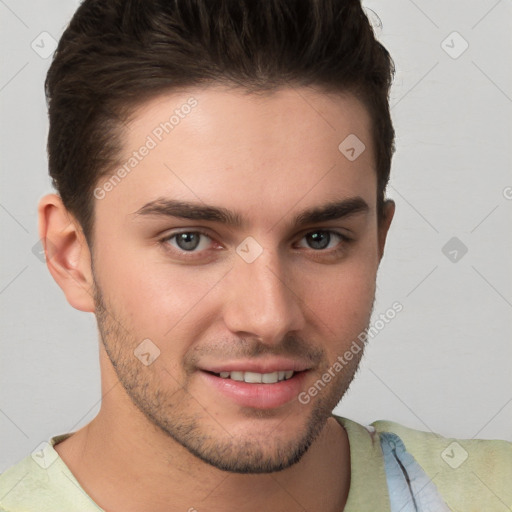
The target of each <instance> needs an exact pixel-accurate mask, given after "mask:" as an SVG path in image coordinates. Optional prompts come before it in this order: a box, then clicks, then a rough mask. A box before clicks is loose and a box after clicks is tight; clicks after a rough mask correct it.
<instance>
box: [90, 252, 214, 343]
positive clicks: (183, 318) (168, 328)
mask: <svg viewBox="0 0 512 512" xmlns="http://www.w3.org/2000/svg"><path fill="white" fill-rule="evenodd" d="M144 252H146V253H147V254H150V257H148V256H147V254H144ZM121 254H122V257H121ZM98 268H99V269H101V274H99V276H98V279H99V284H100V286H101V288H102V291H103V293H104V294H105V295H106V296H107V297H108V300H109V302H110V303H111V304H113V307H114V309H115V311H117V312H118V314H119V315H120V316H121V317H122V319H123V320H122V321H123V322H125V323H126V324H127V325H126V328H128V327H129V329H130V331H132V332H133V334H134V335H135V336H137V337H142V338H141V339H144V338H146V337H147V338H150V339H155V340H160V341H161V342H164V341H165V340H166V339H170V338H172V337H173V336H174V335H177V333H179V332H180V329H183V326H184V325H188V324H189V323H190V322H189V320H191V319H194V318H195V319H196V320H197V315H198V313H197V312H198V311H200V309H201V305H202V300H203V298H204V297H205V296H206V295H207V294H208V292H209V290H211V289H212V288H214V286H215V284H216V283H217V282H218V281H219V278H221V277H222V272H220V270H219V271H216V270H212V269H207V267H204V268H200V267H199V266H195V267H194V266H185V265H178V264H175V263H174V264H172V263H170V262H168V261H166V260H165V256H164V255H163V252H162V253H160V252H159V250H158V249H157V248H151V249H148V248H146V249H139V250H137V249H135V248H133V247H129V246H127V245H126V246H124V247H121V246H119V247H118V248H117V249H116V248H115V247H111V248H109V250H106V251H103V254H102V255H101V259H100V260H99V261H98ZM217 274H218V275H217Z"/></svg>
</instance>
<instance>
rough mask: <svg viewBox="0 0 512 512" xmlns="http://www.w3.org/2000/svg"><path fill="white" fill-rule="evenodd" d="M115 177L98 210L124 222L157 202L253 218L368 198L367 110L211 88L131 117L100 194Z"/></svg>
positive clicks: (372, 180) (349, 103)
mask: <svg viewBox="0 0 512 512" xmlns="http://www.w3.org/2000/svg"><path fill="white" fill-rule="evenodd" d="M120 169H121V170H122V171H121V172H119V170H120ZM123 169H124V170H123ZM116 174H117V175H119V174H121V175H122V177H121V179H119V180H118V179H115V180H114V181H115V182H116V183H115V185H113V186H109V187H108V188H109V191H108V194H107V196H106V197H105V200H103V201H101V204H98V205H97V206H98V207H99V208H100V209H101V208H104V207H106V205H108V204H109V203H110V202H111V201H114V200H115V201H116V203H118V204H121V205H122V207H123V208H124V209H125V210H126V213H127V214H129V213H133V212H134V211H136V210H138V209H139V208H140V207H141V206H143V204H145V203H146V202H149V201H151V200H155V199H157V198H159V197H171V198H175V199H180V200H188V201H191V200H193V201H195V202H197V201H202V202H205V203H207V204H216V205H223V206H226V207H230V208H231V207H232V209H233V210H236V211H244V210H245V211H250V212H251V213H254V214H255V213H257V212H262V211H263V205H265V206H264V213H265V214H266V215H267V216H270V215H274V216H279V215H282V211H283V210H288V211H289V210H290V209H291V208H292V207H293V205H294V204H298V203H299V202H300V203H301V206H302V207H307V206H311V205H314V204H315V202H316V203H318V202H319V201H321V202H325V201H326V200H338V199H340V198H341V199H342V198H344V197H352V196H361V197H364V195H365V194H366V200H367V202H368V203H369V204H371V203H372V202H373V200H374V198H375V196H376V175H375V164H374V154H373V144H372V141H371V120H370V117H369V115H368V112H367V110H366V108H365V107H364V106H363V105H362V103H361V102H360V101H359V100H358V99H357V98H356V97H355V96H353V95H351V94H336V95H334V94H326V93H323V92H320V91H318V90H314V89H310V88H292V87H287V88H283V89H279V90H277V91H274V92H272V93H266V94H248V93H247V92H246V91H243V90H232V89H231V90H230V89H226V88H222V87H217V86H216V87H211V86H210V87H205V88H195V89H189V90H186V91H179V92H178V91H175V92H172V93H168V94H163V95H160V96H158V97H156V98H153V99H151V100H149V101H147V102H145V103H143V104H141V105H140V106H139V107H138V108H137V109H136V110H135V111H134V113H133V115H132V117H131V120H130V122H129V123H128V124H127V125H126V129H125V131H124V133H123V151H122V154H121V158H120V160H119V166H118V167H117V168H115V169H113V170H112V171H111V172H110V173H109V174H107V175H106V176H105V177H104V178H103V180H102V181H101V182H100V183H99V186H100V187H101V186H102V184H103V183H105V181H108V180H110V181H111V182H112V177H113V176H115V175H116ZM274 220H275V219H274Z"/></svg>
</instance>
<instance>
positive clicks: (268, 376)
mask: <svg viewBox="0 0 512 512" xmlns="http://www.w3.org/2000/svg"><path fill="white" fill-rule="evenodd" d="M294 373H295V372H294V371H293V370H279V371H275V372H271V373H257V372H244V371H232V372H220V373H217V374H215V375H218V376H219V377H221V378H223V379H231V380H236V381H238V382H247V383H249V384H276V383H277V382H281V381H283V380H288V379H291V378H292V377H293V375H294Z"/></svg>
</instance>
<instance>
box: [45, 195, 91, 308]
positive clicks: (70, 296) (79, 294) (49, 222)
mask: <svg viewBox="0 0 512 512" xmlns="http://www.w3.org/2000/svg"><path fill="white" fill-rule="evenodd" d="M38 216H39V237H40V238H41V242H42V243H43V246H44V249H45V256H46V265H47V266H48V270H49V271H50V273H51V275H52V276H53V278H54V279H55V282H56V283H57V284H58V285H59V286H60V288H61V289H62V291H63V292H64V294H65V295H66V299H67V301H68V302H69V303H70V304H71V305H72V306H73V307H74V308H75V309H78V310H80V311H86V312H91V313H93V312H94V309H95V308H94V299H93V290H94V287H93V284H94V282H93V279H92V270H91V254H90V251H89V246H88V244H87V240H86V239H85V236H84V234H83V231H82V229H81V227H80V225H79V223H78V221H77V220H76V219H75V218H74V216H73V215H72V214H71V213H70V212H69V211H68V210H67V209H66V207H65V206H64V204H63V203H62V199H61V198H60V197H59V196H58V195H57V194H48V195H46V196H44V197H43V198H42V199H41V200H40V201H39V206H38Z"/></svg>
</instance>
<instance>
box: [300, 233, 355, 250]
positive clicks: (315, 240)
mask: <svg viewBox="0 0 512 512" xmlns="http://www.w3.org/2000/svg"><path fill="white" fill-rule="evenodd" d="M333 235H334V241H335V242H336V238H337V239H338V241H337V243H339V241H340V240H341V241H347V240H348V238H347V237H346V236H344V235H342V234H341V233H337V232H336V231H327V230H325V231H321V230H319V231H311V232H310V233H307V234H306V235H305V236H304V237H303V238H302V239H301V240H306V242H307V243H308V244H309V247H310V248H311V249H315V250H324V249H331V248H332V247H336V245H337V243H335V244H334V246H330V244H331V242H332V241H333V240H332V239H333Z"/></svg>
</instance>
